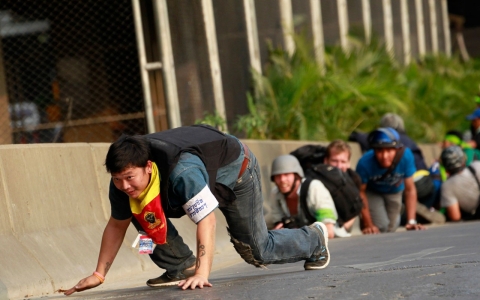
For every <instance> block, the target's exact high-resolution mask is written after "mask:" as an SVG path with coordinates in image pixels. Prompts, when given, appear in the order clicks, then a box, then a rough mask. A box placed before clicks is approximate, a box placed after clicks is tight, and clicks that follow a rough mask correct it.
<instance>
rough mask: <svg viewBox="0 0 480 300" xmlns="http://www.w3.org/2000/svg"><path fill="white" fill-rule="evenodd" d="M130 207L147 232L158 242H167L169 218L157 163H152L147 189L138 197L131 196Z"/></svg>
mask: <svg viewBox="0 0 480 300" xmlns="http://www.w3.org/2000/svg"><path fill="white" fill-rule="evenodd" d="M129 200H130V208H131V210H132V214H133V216H134V218H135V219H137V221H138V222H139V223H140V225H141V226H142V228H143V230H144V231H145V233H146V234H147V235H148V236H149V237H150V238H151V239H152V241H153V242H154V243H155V244H157V245H161V244H165V243H166V242H167V226H166V225H167V220H166V218H165V213H164V212H163V208H162V201H161V198H160V174H159V173H158V168H157V165H156V164H155V163H152V175H151V177H150V182H149V183H148V185H147V187H146V188H145V190H144V191H143V192H142V193H141V194H140V196H138V199H134V198H131V197H130V198H129Z"/></svg>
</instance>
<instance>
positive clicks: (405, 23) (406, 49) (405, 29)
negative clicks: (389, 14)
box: [400, 0, 412, 65]
mask: <svg viewBox="0 0 480 300" xmlns="http://www.w3.org/2000/svg"><path fill="white" fill-rule="evenodd" d="M400 1H401V2H400V10H401V14H402V16H401V17H402V39H403V61H404V63H405V64H406V65H407V64H409V63H410V61H411V59H412V47H411V42H410V17H409V15H408V2H407V1H408V0H400Z"/></svg>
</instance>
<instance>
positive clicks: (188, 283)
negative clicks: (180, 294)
mask: <svg viewBox="0 0 480 300" xmlns="http://www.w3.org/2000/svg"><path fill="white" fill-rule="evenodd" d="M178 286H179V287H181V288H182V290H186V289H188V288H189V287H190V288H191V289H192V290H194V289H195V288H196V287H198V288H200V289H203V287H204V286H208V287H211V286H212V284H211V283H210V282H208V279H207V278H203V277H202V276H200V275H194V276H192V277H190V278H188V279H187V280H182V281H180V282H179V283H178Z"/></svg>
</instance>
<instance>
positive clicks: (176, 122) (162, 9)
mask: <svg viewBox="0 0 480 300" xmlns="http://www.w3.org/2000/svg"><path fill="white" fill-rule="evenodd" d="M153 10H154V17H155V27H156V33H157V36H158V41H159V43H160V47H161V57H162V66H163V68H162V70H163V80H164V85H165V94H166V100H167V110H168V125H169V126H170V128H175V127H180V126H182V120H181V118H180V107H179V103H178V91H177V79H176V77H175V63H174V60H173V50H172V38H171V36H170V24H169V22H168V9H167V1H166V0H153Z"/></svg>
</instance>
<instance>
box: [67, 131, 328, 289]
mask: <svg viewBox="0 0 480 300" xmlns="http://www.w3.org/2000/svg"><path fill="white" fill-rule="evenodd" d="M105 166H106V169H107V171H108V172H109V173H110V174H111V176H112V180H111V182H110V191H109V198H110V203H111V216H110V219H109V221H108V223H107V225H106V227H105V230H104V233H103V237H102V242H101V247H100V254H99V257H98V263H97V267H96V270H95V272H94V273H93V274H92V275H90V276H88V277H86V278H84V279H82V280H80V282H78V284H77V285H75V286H74V287H72V288H71V289H69V290H68V291H66V292H65V295H71V294H72V293H74V292H80V291H83V290H86V289H90V288H93V287H96V286H98V285H100V284H101V283H103V281H104V280H105V276H106V275H107V273H108V271H109V269H110V267H111V265H112V263H113V261H114V259H115V256H116V255H117V252H118V250H119V248H120V245H121V244H122V241H123V238H124V236H125V233H126V231H127V228H128V226H129V224H130V222H132V223H134V225H135V226H136V228H137V229H139V230H140V229H141V230H142V231H144V232H145V233H146V235H147V236H148V237H149V238H151V239H152V240H153V242H154V244H155V245H153V247H152V249H150V250H151V252H152V253H151V254H150V257H151V259H152V261H153V262H154V263H155V264H156V265H158V266H159V267H160V268H162V269H165V270H166V272H165V273H164V274H163V275H161V276H159V277H158V278H153V279H150V280H148V281H147V285H149V286H152V287H157V286H166V285H173V284H178V285H179V286H180V287H181V288H182V289H187V288H191V289H195V288H196V287H199V288H202V287H206V286H212V285H211V283H210V282H209V275H210V270H211V265H212V260H213V253H214V250H215V229H216V228H215V226H216V225H215V224H216V220H215V214H214V213H213V211H214V210H215V209H216V208H217V207H219V208H220V210H221V211H222V213H223V214H224V215H225V218H226V221H227V223H228V226H229V228H228V231H229V233H230V236H231V242H232V243H233V245H234V247H235V249H236V250H237V252H238V253H239V254H240V255H241V257H242V258H243V259H244V260H245V261H246V262H247V263H249V264H252V265H254V266H256V267H263V266H264V265H266V264H279V263H290V262H297V261H301V260H305V264H304V268H305V269H306V270H311V269H313V270H315V269H323V268H325V267H326V266H327V265H328V264H329V261H330V256H329V251H328V248H327V243H328V235H327V229H326V227H325V226H324V225H323V224H322V223H314V224H312V225H311V226H308V227H307V226H305V227H302V228H300V229H296V230H289V231H286V230H285V231H279V230H277V231H268V230H267V227H266V225H265V220H264V218H263V210H262V208H263V199H262V195H261V187H260V170H259V166H258V164H257V160H256V158H255V156H254V155H253V153H252V152H251V151H250V150H249V149H248V147H247V146H245V145H244V144H243V143H241V142H240V141H239V140H238V139H237V138H235V137H234V136H231V135H227V134H224V133H222V132H220V131H217V130H216V129H214V128H213V127H210V126H205V125H194V126H188V127H180V128H176V129H171V130H166V131H162V132H158V133H154V134H148V135H144V136H122V137H120V138H119V139H118V140H117V141H116V142H114V143H113V144H112V145H111V146H110V148H109V150H108V153H107V156H106V159H105ZM185 214H186V215H188V217H189V218H190V219H191V220H192V221H193V222H194V223H195V224H196V225H197V230H196V236H197V237H196V240H197V249H196V256H195V255H194V254H193V252H192V251H191V250H190V249H189V247H188V246H187V245H186V244H185V243H184V242H183V239H182V237H181V236H180V235H179V233H178V232H177V230H176V229H175V227H174V226H173V224H172V223H171V222H170V220H169V218H179V217H182V216H184V215H185Z"/></svg>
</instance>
